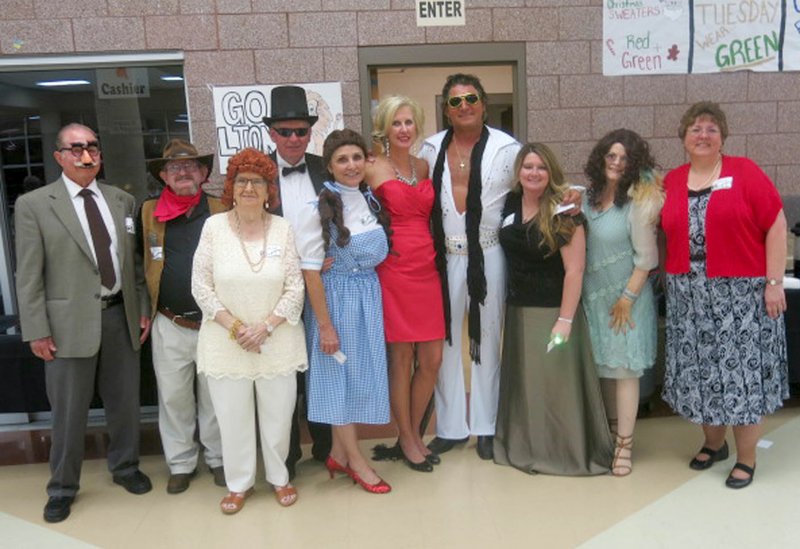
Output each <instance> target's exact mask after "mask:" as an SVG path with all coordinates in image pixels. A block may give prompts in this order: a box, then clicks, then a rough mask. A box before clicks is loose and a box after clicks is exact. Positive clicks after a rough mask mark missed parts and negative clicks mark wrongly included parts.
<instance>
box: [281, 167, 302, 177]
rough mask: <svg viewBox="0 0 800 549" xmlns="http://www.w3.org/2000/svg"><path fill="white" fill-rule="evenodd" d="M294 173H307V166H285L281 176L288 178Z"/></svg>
mask: <svg viewBox="0 0 800 549" xmlns="http://www.w3.org/2000/svg"><path fill="white" fill-rule="evenodd" d="M292 172H300V173H306V165H305V164H298V165H297V166H284V167H283V169H282V170H281V175H283V176H284V177H286V176H287V175H289V174H290V173H292Z"/></svg>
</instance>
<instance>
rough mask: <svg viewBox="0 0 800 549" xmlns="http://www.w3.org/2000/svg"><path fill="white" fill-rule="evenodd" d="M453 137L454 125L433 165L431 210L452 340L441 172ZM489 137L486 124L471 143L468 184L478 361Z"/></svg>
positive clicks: (472, 328)
mask: <svg viewBox="0 0 800 549" xmlns="http://www.w3.org/2000/svg"><path fill="white" fill-rule="evenodd" d="M452 140H453V129H452V128H450V129H449V130H447V133H445V135H444V139H443V140H442V144H441V147H440V148H439V155H438V156H437V157H436V164H435V165H434V168H433V188H434V202H433V210H432V212H431V219H432V221H433V243H434V247H435V249H436V268H437V270H438V271H439V277H440V279H441V281H442V299H443V300H444V316H445V330H446V334H447V341H448V343H452V332H451V328H450V319H451V311H450V291H449V286H448V283H447V249H446V246H445V235H444V221H443V220H442V199H441V195H442V176H443V174H444V162H445V157H446V156H447V148H448V147H449V146H450V142H451V141H452ZM488 140H489V130H488V129H487V128H486V126H484V127H483V130H482V131H481V137H480V139H478V142H477V143H476V144H475V146H474V147H472V154H471V156H470V170H469V181H468V186H467V216H466V226H467V254H468V256H467V258H468V259H467V292H468V294H469V316H468V333H469V356H470V358H472V360H473V361H474V362H475V363H476V364H480V362H481V310H480V306H481V305H483V303H484V300H485V299H486V274H485V273H484V268H483V248H481V243H480V225H481V215H482V214H483V204H482V203H481V189H482V182H481V163H482V161H483V152H484V150H485V149H486V142H487V141H488Z"/></svg>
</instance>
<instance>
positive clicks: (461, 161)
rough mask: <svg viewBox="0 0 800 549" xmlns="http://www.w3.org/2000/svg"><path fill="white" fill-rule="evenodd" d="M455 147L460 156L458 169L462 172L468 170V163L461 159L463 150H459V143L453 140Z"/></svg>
mask: <svg viewBox="0 0 800 549" xmlns="http://www.w3.org/2000/svg"><path fill="white" fill-rule="evenodd" d="M453 146H454V147H455V148H456V154H457V155H458V167H459V168H460V169H462V170H464V169H466V167H467V163H466V162H464V159H463V158H461V150H460V149H459V148H458V143H456V140H455V139H453Z"/></svg>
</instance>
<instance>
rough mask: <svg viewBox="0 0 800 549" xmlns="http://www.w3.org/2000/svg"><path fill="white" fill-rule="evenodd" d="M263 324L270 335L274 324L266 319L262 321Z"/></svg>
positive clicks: (273, 329)
mask: <svg viewBox="0 0 800 549" xmlns="http://www.w3.org/2000/svg"><path fill="white" fill-rule="evenodd" d="M264 326H266V327H267V334H269V335H272V332H274V331H275V326H273V325H272V324H270V323H269V321H267V320H265V321H264Z"/></svg>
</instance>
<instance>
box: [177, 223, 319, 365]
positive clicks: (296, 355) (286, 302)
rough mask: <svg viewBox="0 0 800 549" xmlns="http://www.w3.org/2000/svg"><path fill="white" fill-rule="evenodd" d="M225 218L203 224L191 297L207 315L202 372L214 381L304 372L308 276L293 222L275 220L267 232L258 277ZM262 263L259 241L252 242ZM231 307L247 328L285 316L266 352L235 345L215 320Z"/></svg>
mask: <svg viewBox="0 0 800 549" xmlns="http://www.w3.org/2000/svg"><path fill="white" fill-rule="evenodd" d="M227 215H228V214H227V213H221V214H217V215H213V216H211V217H209V218H208V220H207V221H206V223H205V225H204V226H203V232H202V234H201V236H200V243H199V244H198V246H197V251H196V252H195V256H194V265H193V269H192V295H194V298H195V300H196V301H197V304H198V305H199V306H200V308H201V309H202V311H203V325H202V326H201V328H200V334H199V336H198V344H197V371H198V372H201V373H203V374H205V375H207V376H209V377H212V378H233V379H259V378H268V379H269V378H274V377H276V376H284V375H288V374H292V373H294V372H296V371H304V370H306V369H307V367H308V366H307V364H308V359H307V356H306V343H305V336H304V331H303V325H302V322H301V321H300V315H301V313H302V312H303V302H304V299H305V295H304V285H303V276H302V274H301V272H300V263H299V260H298V256H297V250H296V249H295V244H294V235H293V233H292V229H291V227H290V226H289V223H288V222H287V221H286V220H285V219H283V218H281V217H278V216H272V218H271V220H270V223H269V227H268V229H267V233H266V234H267V236H266V237H267V246H266V261H265V264H264V266H263V268H262V269H261V270H260V271H259V272H257V273H256V272H253V270H252V269H251V268H250V265H249V264H248V263H247V259H246V258H245V256H244V252H243V251H242V247H241V244H240V242H239V239H238V238H237V236H236V234H235V233H234V232H233V230H232V229H231V227H230V223H229V222H228V219H227ZM248 246H249V248H248V252H249V254H250V257H251V258H252V257H257V255H258V253H259V252H260V251H261V243H260V242H254V243H248ZM223 309H227V310H228V311H229V312H230V313H231V314H232V315H233V316H235V317H236V318H238V319H240V320H241V321H242V322H244V323H245V324H249V323H254V322H263V321H264V320H266V319H267V317H268V316H269V315H270V313H275V314H276V315H278V316H281V317H284V318H285V319H286V322H282V323H281V324H280V325H279V326H277V327H276V328H275V331H274V332H273V334H272V335H271V336H270V337H269V338H268V339H267V340H266V342H265V344H264V346H263V348H262V352H261V353H260V354H259V353H251V352H247V351H245V350H244V349H242V348H241V347H240V346H239V345H238V344H237V343H236V341H234V340H232V339H230V337H229V334H228V331H227V330H226V329H225V328H223V327H222V326H221V325H220V324H218V323H217V322H215V321H214V316H215V315H216V313H217V312H218V311H220V310H223Z"/></svg>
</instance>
